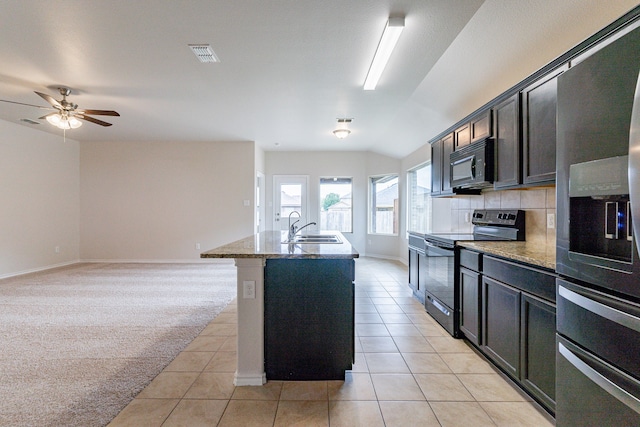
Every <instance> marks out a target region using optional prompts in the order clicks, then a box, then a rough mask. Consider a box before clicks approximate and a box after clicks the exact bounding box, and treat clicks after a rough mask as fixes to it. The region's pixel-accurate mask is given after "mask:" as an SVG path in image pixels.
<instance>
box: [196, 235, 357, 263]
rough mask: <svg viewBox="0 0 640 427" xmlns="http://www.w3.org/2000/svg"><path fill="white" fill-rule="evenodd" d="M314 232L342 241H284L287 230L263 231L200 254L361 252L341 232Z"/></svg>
mask: <svg viewBox="0 0 640 427" xmlns="http://www.w3.org/2000/svg"><path fill="white" fill-rule="evenodd" d="M314 234H323V235H337V236H338V237H339V238H340V240H341V241H342V242H341V243H322V244H316V243H282V242H284V241H286V240H287V232H286V231H263V232H260V233H258V234H254V235H252V236H248V237H245V238H244V239H240V240H236V241H235V242H232V243H228V244H226V245H223V246H219V247H217V248H214V249H211V250H208V251H206V252H203V253H201V254H200V258H265V259H266V258H308V259H344V258H346V259H349V258H358V257H359V256H360V255H359V254H358V251H356V250H355V249H354V248H353V246H351V243H349V241H348V240H347V239H346V238H345V237H344V236H343V235H342V233H340V232H338V231H320V232H317V233H316V232H314Z"/></svg>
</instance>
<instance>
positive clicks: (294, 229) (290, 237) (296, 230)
mask: <svg viewBox="0 0 640 427" xmlns="http://www.w3.org/2000/svg"><path fill="white" fill-rule="evenodd" d="M294 213H295V214H298V218H300V212H298V211H293V212H291V213H290V214H289V234H288V236H287V240H288V241H289V242H291V241H293V238H294V237H296V234H297V233H299V232H300V230H302V229H303V228H306V227H308V226H310V225H316V223H315V222H310V223H308V224H305V225H303V226H302V227H300V228H298V227H297V226H296V224H297V223H298V222H300V219H298V220H296V221H295V222H294V223H293V224H291V215H293V214H294Z"/></svg>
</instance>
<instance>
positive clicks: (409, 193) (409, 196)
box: [405, 160, 433, 234]
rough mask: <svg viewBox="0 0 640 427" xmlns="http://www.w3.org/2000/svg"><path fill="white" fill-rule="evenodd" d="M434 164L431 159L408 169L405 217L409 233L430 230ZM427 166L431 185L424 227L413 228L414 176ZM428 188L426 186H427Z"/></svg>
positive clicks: (428, 192)
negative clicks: (432, 168)
mask: <svg viewBox="0 0 640 427" xmlns="http://www.w3.org/2000/svg"><path fill="white" fill-rule="evenodd" d="M432 166H433V163H432V162H431V160H428V161H426V162H424V163H420V164H418V165H416V166H414V167H412V168H409V169H407V176H406V180H407V182H406V185H407V201H406V203H405V205H406V206H405V208H406V218H405V224H406V229H407V234H408V233H410V232H415V233H423V234H424V233H426V231H427V230H429V228H430V221H431V192H430V190H431V185H432V182H431V167H432ZM425 168H427V169H428V170H427V177H428V179H429V187H428V188H427V190H428V191H427V192H426V193H425V194H426V200H425V212H424V217H425V218H424V219H425V221H424V225H423V227H424V228H423V229H422V230H414V229H412V226H413V223H412V218H411V215H412V209H413V202H414V200H413V197H412V196H413V194H412V190H413V188H412V182H411V179H412V176H414V175H415V174H416V172H417V171H418V170H421V169H425ZM425 188H426V187H425Z"/></svg>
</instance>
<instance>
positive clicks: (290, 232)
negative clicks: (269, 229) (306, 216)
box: [287, 211, 300, 241]
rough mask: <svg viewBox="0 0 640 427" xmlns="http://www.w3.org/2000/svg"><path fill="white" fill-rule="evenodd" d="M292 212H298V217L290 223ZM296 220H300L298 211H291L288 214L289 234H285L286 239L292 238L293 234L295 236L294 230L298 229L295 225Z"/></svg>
mask: <svg viewBox="0 0 640 427" xmlns="http://www.w3.org/2000/svg"><path fill="white" fill-rule="evenodd" d="M293 214H298V219H297V220H296V221H295V222H294V223H293V224H291V215H293ZM298 222H300V212H298V211H292V212H291V213H290V214H289V235H288V236H287V240H289V241H291V240H293V236H295V235H296V232H297V231H298V227H296V224H297V223H298Z"/></svg>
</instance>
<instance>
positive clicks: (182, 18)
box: [0, 0, 636, 157]
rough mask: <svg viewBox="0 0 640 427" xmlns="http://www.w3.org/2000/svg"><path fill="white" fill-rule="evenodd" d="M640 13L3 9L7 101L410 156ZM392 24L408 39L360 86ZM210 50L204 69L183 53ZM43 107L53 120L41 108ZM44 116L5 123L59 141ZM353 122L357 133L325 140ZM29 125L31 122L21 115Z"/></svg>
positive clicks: (202, 3) (554, 0) (157, 5)
mask: <svg viewBox="0 0 640 427" xmlns="http://www.w3.org/2000/svg"><path fill="white" fill-rule="evenodd" d="M634 6H636V0H633V1H628V0H610V1H607V2H603V1H601V0H518V1H510V0H485V1H483V0H462V1H451V0H322V1H318V0H268V1H267V0H263V1H260V0H234V1H227V0H182V1H157V0H136V1H130V0H110V1H104V0H67V1H64V2H62V1H54V2H44V1H41V0H6V1H3V2H2V4H0V40H1V42H0V99H5V100H12V101H17V102H22V103H28V104H35V105H42V106H46V105H47V104H46V103H45V101H44V100H43V99H42V98H40V97H38V96H37V95H36V94H34V92H33V91H39V92H44V93H48V94H51V95H54V97H55V98H56V99H60V96H59V94H58V92H57V87H59V86H68V87H70V88H71V89H72V95H71V96H70V100H71V101H73V102H75V103H77V104H78V105H79V108H92V109H103V110H116V111H118V112H119V113H120V114H121V117H108V118H104V117H101V118H104V119H105V120H107V121H109V122H111V123H113V126H111V127H101V126H97V125H95V124H91V123H85V124H84V126H82V127H81V128H79V129H74V130H70V131H67V137H69V138H73V139H75V140H78V141H81V142H85V141H86V142H87V143H88V142H91V141H174V142H176V143H179V142H180V141H236V140H237V141H255V142H256V143H257V144H258V145H259V146H260V147H262V148H263V149H265V150H368V151H374V152H378V153H381V154H386V155H390V156H394V157H403V156H405V155H407V154H409V153H410V152H412V151H413V150H415V149H417V148H418V147H420V146H421V145H422V144H424V143H425V142H427V141H428V140H429V139H430V138H431V137H433V136H435V135H436V134H438V133H439V132H441V131H442V130H444V129H445V128H447V127H449V126H451V125H452V124H453V123H455V122H456V121H458V120H459V119H461V118H462V117H464V116H466V115H467V114H469V113H471V112H472V111H473V110H475V109H476V108H478V107H480V106H481V105H483V104H484V103H486V102H487V101H489V100H490V99H492V98H493V97H495V96H497V95H498V94H500V93H501V92H502V91H504V90H506V89H508V88H509V87H511V86H513V85H514V84H516V83H517V82H519V81H520V80H522V79H523V78H525V77H526V76H528V75H529V74H531V73H533V72H534V71H536V70H537V69H539V68H540V67H542V66H543V65H545V64H546V63H548V62H549V61H551V60H552V59H554V58H555V57H557V56H559V55H560V54H562V53H563V52H565V51H567V50H568V49H570V48H571V47H573V46H574V45H576V44H578V43H579V42H581V41H582V40H584V39H585V38H587V37H588V36H590V35H591V34H593V33H595V32H596V31H598V30H599V29H601V28H602V27H604V26H606V25H607V24H609V23H610V22H612V21H613V20H615V19H616V18H618V17H620V16H621V15H623V14H624V13H625V12H627V11H629V10H630V9H632V8H633V7H634ZM389 16H405V30H404V32H403V34H402V35H401V38H400V40H399V42H398V45H397V48H396V50H395V51H394V53H393V55H392V56H391V59H390V62H389V65H388V66H387V68H386V70H385V71H384V73H383V75H382V79H381V80H380V83H379V85H378V88H377V89H376V90H375V91H364V90H363V89H362V84H363V82H364V78H365V76H366V73H367V70H368V68H369V65H370V62H371V59H372V57H373V54H374V52H375V50H376V46H377V44H378V41H379V39H380V36H381V33H382V30H383V28H384V25H385V23H386V21H387V19H388V18H389ZM200 43H202V44H210V45H211V47H212V48H213V50H214V51H215V53H216V55H217V56H218V57H219V59H220V62H219V63H214V64H203V63H200V62H199V61H198V60H197V59H196V57H195V56H194V55H193V53H192V52H191V50H190V49H189V47H188V45H189V44H200ZM45 113H46V111H45ZM43 114H44V113H43V111H42V110H39V109H37V108H33V107H28V106H21V105H16V104H9V103H3V102H0V119H2V120H7V121H10V122H15V123H20V124H23V125H24V126H29V127H32V128H35V129H38V130H42V131H45V132H54V133H62V131H61V130H59V129H57V128H55V127H53V126H51V125H50V124H48V123H46V121H44V120H37V119H38V117H40V116H42V115H43ZM339 117H349V118H353V119H354V120H353V122H352V124H351V126H350V128H351V130H352V134H351V135H350V136H349V137H348V138H347V139H345V140H338V139H336V138H335V136H333V134H332V133H331V131H332V130H333V129H335V128H336V119H337V118H339ZM25 118H28V119H34V120H35V121H36V122H40V124H28V123H26V122H24V121H21V119H25Z"/></svg>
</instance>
